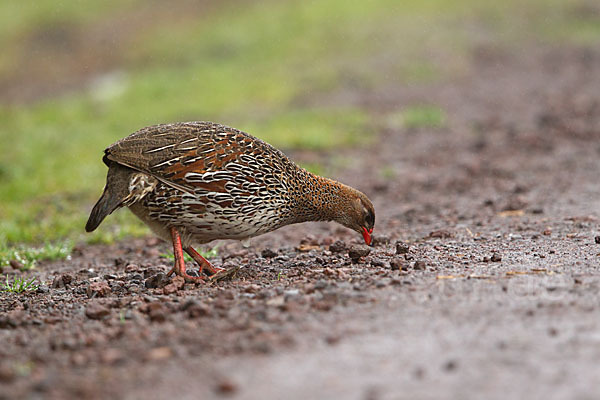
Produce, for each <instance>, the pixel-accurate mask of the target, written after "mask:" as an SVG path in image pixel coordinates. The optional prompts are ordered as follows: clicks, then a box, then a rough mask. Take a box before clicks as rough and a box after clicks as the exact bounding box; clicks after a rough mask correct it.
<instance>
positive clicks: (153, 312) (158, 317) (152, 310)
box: [148, 302, 167, 322]
mask: <svg viewBox="0 0 600 400" xmlns="http://www.w3.org/2000/svg"><path fill="white" fill-rule="evenodd" d="M148 316H149V317H150V321H154V322H164V321H166V319H167V309H166V308H165V306H163V305H162V304H161V303H159V302H154V303H148Z"/></svg>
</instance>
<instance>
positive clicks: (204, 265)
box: [184, 246, 225, 276]
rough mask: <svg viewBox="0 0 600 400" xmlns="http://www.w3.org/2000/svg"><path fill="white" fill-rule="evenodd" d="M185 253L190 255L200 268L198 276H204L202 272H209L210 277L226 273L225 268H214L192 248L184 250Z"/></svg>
mask: <svg viewBox="0 0 600 400" xmlns="http://www.w3.org/2000/svg"><path fill="white" fill-rule="evenodd" d="M184 250H185V252H186V253H188V254H189V255H190V257H192V258H193V259H194V261H196V263H198V265H199V266H200V270H199V271H198V275H199V276H202V271H203V270H207V271H208V274H209V275H214V274H217V273H219V272H221V271H224V270H225V269H224V268H219V267H215V266H213V265H212V264H211V263H210V262H209V261H208V260H207V259H206V258H204V257H202V255H201V254H200V253H198V252H197V251H196V250H194V248H193V247H192V246H189V247H186V248H184Z"/></svg>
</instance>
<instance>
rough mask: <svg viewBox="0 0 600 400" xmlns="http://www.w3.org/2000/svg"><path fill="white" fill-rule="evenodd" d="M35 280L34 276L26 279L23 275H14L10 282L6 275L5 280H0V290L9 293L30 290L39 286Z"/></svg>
mask: <svg viewBox="0 0 600 400" xmlns="http://www.w3.org/2000/svg"><path fill="white" fill-rule="evenodd" d="M35 281H36V279H35V278H31V279H27V278H25V277H16V278H15V279H14V280H13V281H12V282H10V281H9V279H8V275H6V280H5V282H4V283H2V282H0V291H1V292H9V293H23V292H32V291H35V290H37V289H38V287H39V285H38V284H36V283H35Z"/></svg>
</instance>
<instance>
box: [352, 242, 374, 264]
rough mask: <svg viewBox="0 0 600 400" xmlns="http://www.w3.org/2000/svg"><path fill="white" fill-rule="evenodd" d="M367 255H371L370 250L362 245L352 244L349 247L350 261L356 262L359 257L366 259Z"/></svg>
mask: <svg viewBox="0 0 600 400" xmlns="http://www.w3.org/2000/svg"><path fill="white" fill-rule="evenodd" d="M369 253H371V248H370V247H369V246H365V245H362V244H354V245H352V246H351V247H350V250H348V256H349V257H350V258H351V259H352V261H357V260H359V259H360V258H361V257H366V256H368V255H369Z"/></svg>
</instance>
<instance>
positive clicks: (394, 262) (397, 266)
mask: <svg viewBox="0 0 600 400" xmlns="http://www.w3.org/2000/svg"><path fill="white" fill-rule="evenodd" d="M390 268H391V270H392V271H399V270H401V269H402V270H406V263H404V260H402V259H401V258H399V257H394V258H392V259H391V260H390Z"/></svg>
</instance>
